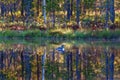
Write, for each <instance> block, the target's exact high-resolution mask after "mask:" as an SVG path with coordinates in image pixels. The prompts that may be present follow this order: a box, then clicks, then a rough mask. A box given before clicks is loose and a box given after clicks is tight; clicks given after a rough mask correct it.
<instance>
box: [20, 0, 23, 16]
mask: <svg viewBox="0 0 120 80" xmlns="http://www.w3.org/2000/svg"><path fill="white" fill-rule="evenodd" d="M21 16H24V0H22V1H21Z"/></svg>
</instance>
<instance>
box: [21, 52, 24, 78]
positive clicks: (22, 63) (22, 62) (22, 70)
mask: <svg viewBox="0 0 120 80" xmlns="http://www.w3.org/2000/svg"><path fill="white" fill-rule="evenodd" d="M21 66H22V69H21V73H22V80H24V58H23V52H21Z"/></svg>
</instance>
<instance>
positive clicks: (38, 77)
mask: <svg viewBox="0 0 120 80" xmlns="http://www.w3.org/2000/svg"><path fill="white" fill-rule="evenodd" d="M36 60H37V80H40V67H39V65H40V64H39V56H38V55H37V59H36Z"/></svg>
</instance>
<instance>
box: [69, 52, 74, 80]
mask: <svg viewBox="0 0 120 80" xmlns="http://www.w3.org/2000/svg"><path fill="white" fill-rule="evenodd" d="M72 64H73V63H72V52H71V53H70V63H69V65H70V79H71V80H73V67H72Z"/></svg>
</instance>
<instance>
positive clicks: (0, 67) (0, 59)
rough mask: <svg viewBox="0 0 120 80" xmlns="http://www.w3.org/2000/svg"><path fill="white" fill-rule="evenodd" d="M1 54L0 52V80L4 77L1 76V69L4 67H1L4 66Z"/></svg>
mask: <svg viewBox="0 0 120 80" xmlns="http://www.w3.org/2000/svg"><path fill="white" fill-rule="evenodd" d="M3 54H4V53H3V51H1V52H0V70H1V71H0V79H1V80H4V75H3V72H2V70H3V67H4V65H3V64H4V63H3V59H4V58H3Z"/></svg>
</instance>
